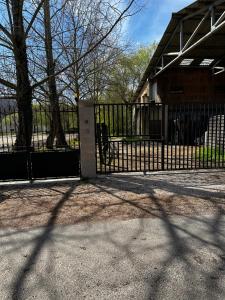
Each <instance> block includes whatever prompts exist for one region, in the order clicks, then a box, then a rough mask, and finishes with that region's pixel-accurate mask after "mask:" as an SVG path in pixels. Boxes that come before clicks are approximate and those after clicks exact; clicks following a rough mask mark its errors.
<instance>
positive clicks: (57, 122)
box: [44, 0, 67, 149]
mask: <svg viewBox="0 0 225 300" xmlns="http://www.w3.org/2000/svg"><path fill="white" fill-rule="evenodd" d="M44 27H45V51H46V60H47V68H46V71H47V75H48V89H49V91H48V92H49V102H50V111H51V122H50V133H49V136H48V138H47V141H46V146H47V148H48V149H52V148H53V144H54V139H55V138H56V146H57V147H62V146H64V147H65V146H67V142H66V139H65V134H64V131H63V127H62V122H61V117H60V107H59V95H58V92H57V84H56V77H55V76H54V74H55V62H54V56H53V47H52V27H51V12H50V0H45V1H44Z"/></svg>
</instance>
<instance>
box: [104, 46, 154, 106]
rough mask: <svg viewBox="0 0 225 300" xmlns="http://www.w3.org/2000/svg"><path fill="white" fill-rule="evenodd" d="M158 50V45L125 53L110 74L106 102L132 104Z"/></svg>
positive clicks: (105, 96) (105, 95)
mask: <svg viewBox="0 0 225 300" xmlns="http://www.w3.org/2000/svg"><path fill="white" fill-rule="evenodd" d="M155 49H156V44H155V43H154V44H152V45H150V46H148V47H140V48H138V49H137V50H135V51H134V52H133V53H123V54H122V55H120V57H119V59H118V60H117V63H115V65H114V67H113V69H112V71H111V73H109V78H108V85H107V88H106V92H105V94H104V96H103V100H104V101H110V102H124V103H130V102H132V100H133V97H134V93H135V91H136V89H137V86H138V84H139V83H140V81H141V77H142V75H143V73H144V71H145V69H146V67H147V65H148V63H149V61H150V58H151V57H152V55H153V53H154V51H155Z"/></svg>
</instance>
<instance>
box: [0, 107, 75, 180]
mask: <svg viewBox="0 0 225 300" xmlns="http://www.w3.org/2000/svg"><path fill="white" fill-rule="evenodd" d="M51 116H52V111H50V109H49V108H46V107H45V108H43V107H39V106H36V107H35V108H34V109H33V135H32V145H31V147H29V149H27V148H26V147H25V149H22V150H21V151H15V149H14V145H15V141H16V136H17V132H18V112H17V109H16V108H15V107H7V108H4V109H1V111H0V180H27V179H28V180H33V179H43V178H60V177H75V176H79V174H80V150H79V149H80V146H79V129H78V110H77V107H72V106H64V107H62V108H60V118H61V123H62V127H63V131H64V134H65V139H66V145H61V146H60V145H56V144H55V143H54V144H53V147H51V149H49V148H47V147H46V141H47V138H48V136H49V133H50V124H51Z"/></svg>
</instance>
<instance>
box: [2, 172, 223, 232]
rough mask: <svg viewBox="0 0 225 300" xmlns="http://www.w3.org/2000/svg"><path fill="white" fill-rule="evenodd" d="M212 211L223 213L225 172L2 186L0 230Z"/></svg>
mask: <svg viewBox="0 0 225 300" xmlns="http://www.w3.org/2000/svg"><path fill="white" fill-rule="evenodd" d="M211 213H213V214H217V213H220V214H221V213H222V214H223V213H225V172H224V171H223V172H222V171H202V172H201V171H198V172H196V171H195V172H193V171H186V172H170V173H166V172H165V173H162V172H161V173H153V174H149V175H146V176H142V175H134V174H132V175H117V176H108V177H100V178H97V179H95V180H91V181H86V182H84V181H83V182H81V181H70V182H67V183H58V182H57V183H41V184H40V183H34V184H27V185H16V186H15V185H0V228H7V227H13V228H18V229H23V228H28V227H39V226H53V225H55V224H64V225H68V224H76V223H79V222H86V221H91V222H96V221H100V220H108V219H120V220H121V219H132V218H140V217H141V218H143V217H163V216H164V215H165V214H167V215H178V216H179V215H180V216H185V215H199V214H204V215H207V214H211Z"/></svg>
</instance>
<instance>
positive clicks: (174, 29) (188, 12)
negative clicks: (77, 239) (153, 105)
mask: <svg viewBox="0 0 225 300" xmlns="http://www.w3.org/2000/svg"><path fill="white" fill-rule="evenodd" d="M224 20H225V0H198V1H195V2H194V3H192V4H191V5H189V6H187V7H185V8H184V9H182V10H180V11H178V12H177V13H173V14H172V18H171V20H170V23H169V25H168V26H167V28H166V31H165V32H164V34H163V37H162V39H161V41H160V42H159V44H158V47H157V49H156V51H155V53H154V55H153V57H152V58H151V60H150V63H149V65H148V67H147V69H146V71H145V73H144V75H143V77H142V80H141V82H140V84H139V86H138V89H137V91H136V93H135V96H134V100H136V99H137V97H138V96H139V94H140V92H141V90H142V88H143V86H144V84H145V83H146V81H147V80H148V79H149V78H154V77H156V76H158V75H159V74H160V73H162V72H163V71H164V70H166V69H167V68H169V67H174V66H176V67H182V68H183V67H199V68H200V67H201V68H207V67H211V68H212V65H213V66H215V67H216V66H217V65H218V64H219V65H220V66H218V67H216V68H218V70H220V69H219V68H221V64H223V65H224V59H225V21H224ZM211 22H213V24H212V25H211ZM217 23H218V24H217ZM214 24H215V26H214ZM217 25H218V26H217ZM181 32H182V35H181ZM193 33H194V35H193ZM187 42H188V44H187V47H186V48H185V45H186V43H187ZM181 44H182V45H183V46H184V48H183V49H182V47H183V46H181Z"/></svg>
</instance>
